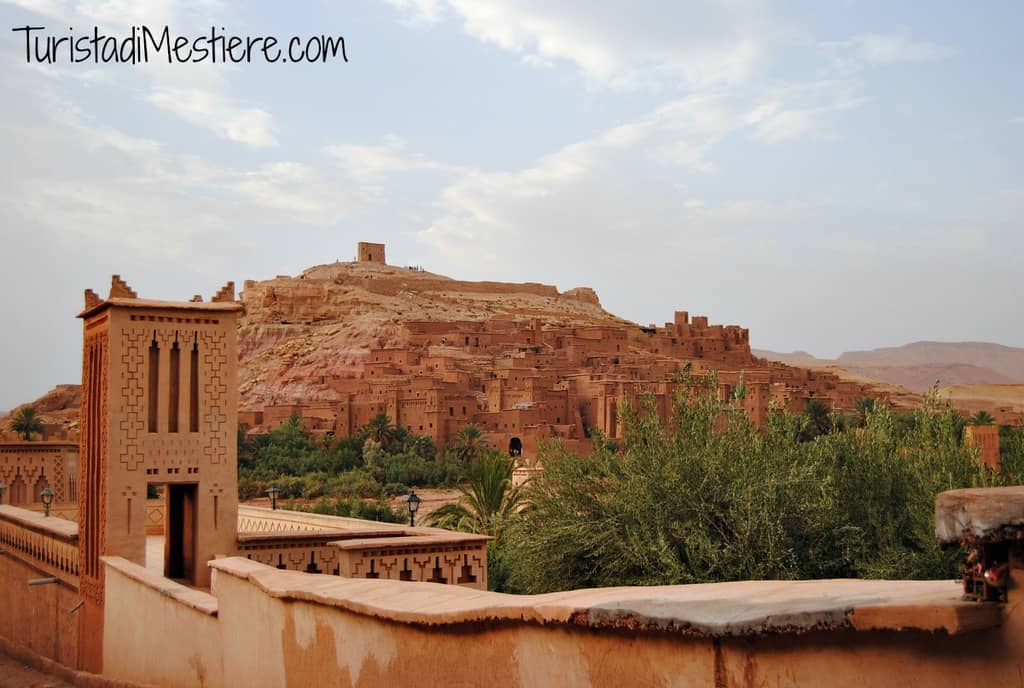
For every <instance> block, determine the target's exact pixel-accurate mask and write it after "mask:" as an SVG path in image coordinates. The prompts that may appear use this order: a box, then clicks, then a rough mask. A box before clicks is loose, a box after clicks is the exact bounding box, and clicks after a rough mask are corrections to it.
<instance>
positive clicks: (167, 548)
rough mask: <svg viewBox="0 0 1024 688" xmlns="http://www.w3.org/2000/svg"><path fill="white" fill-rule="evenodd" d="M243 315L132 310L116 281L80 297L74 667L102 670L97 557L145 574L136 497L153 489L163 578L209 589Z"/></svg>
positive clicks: (218, 308)
mask: <svg viewBox="0 0 1024 688" xmlns="http://www.w3.org/2000/svg"><path fill="white" fill-rule="evenodd" d="M241 312H242V305H241V304H240V303H237V302H236V301H235V294H234V285H233V284H232V283H230V282H229V283H228V284H227V285H225V287H224V288H223V289H221V290H220V291H219V292H218V293H217V294H216V295H215V296H214V297H213V299H212V300H211V302H209V303H204V302H202V300H201V299H199V298H198V297H195V298H193V300H192V301H187V302H185V301H183V302H176V301H151V300H145V299H140V298H138V296H137V295H136V293H135V292H134V291H133V290H132V289H131V288H130V287H129V286H128V285H127V284H126V283H125V282H124V281H123V280H122V279H121V278H120V277H119V276H117V275H114V276H113V278H112V280H111V286H110V295H109V296H108V298H107V299H106V300H103V299H101V298H100V297H99V296H97V295H96V294H95V293H94V292H93V291H92V290H87V291H86V292H85V310H84V311H82V313H80V314H79V317H80V318H82V320H83V324H84V337H83V352H82V420H81V446H80V460H79V485H80V498H79V519H78V522H79V524H81V526H80V532H79V559H80V571H81V593H82V597H83V600H84V601H85V606H84V608H83V609H82V613H81V616H80V620H81V621H80V623H81V624H82V626H81V630H80V637H81V638H82V647H81V653H82V654H81V660H82V666H83V668H85V669H88V670H91V671H100V670H102V624H103V607H104V584H103V563H102V561H101V559H100V558H101V557H102V556H106V555H116V556H121V557H124V558H126V559H128V560H130V561H133V562H136V563H138V564H140V565H143V566H145V565H146V497H147V490H148V488H149V487H150V486H163V490H164V494H165V514H166V515H165V523H164V533H165V545H164V552H163V567H162V568H163V573H164V575H165V576H167V577H168V578H176V579H180V580H183V581H184V582H186V583H188V584H190V585H195V586H198V587H208V586H209V584H210V572H209V569H208V568H207V566H206V565H205V564H206V562H207V561H209V560H211V559H213V558H214V557H215V556H217V555H218V554H231V553H233V552H234V550H235V544H236V529H237V525H236V513H237V507H238V489H237V480H238V478H237V469H236V462H237V444H236V442H237V437H236V433H237V426H238V391H237V390H238V385H237V368H238V355H237V346H236V339H237V335H236V326H237V322H238V317H239V315H240V314H241Z"/></svg>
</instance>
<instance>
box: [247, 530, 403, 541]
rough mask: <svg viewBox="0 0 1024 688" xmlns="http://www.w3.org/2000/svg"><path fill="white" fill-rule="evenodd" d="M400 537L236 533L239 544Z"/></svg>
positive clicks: (350, 533) (302, 532)
mask: <svg viewBox="0 0 1024 688" xmlns="http://www.w3.org/2000/svg"><path fill="white" fill-rule="evenodd" d="M400 537H402V533H401V531H399V532H395V531H393V530H380V531H372V530H359V531H345V530H293V531H265V530H261V531H252V532H244V533H243V532H240V533H238V542H239V544H255V543H270V544H273V543H275V542H281V543H289V542H309V541H311V540H315V541H317V542H333V541H335V540H346V539H353V538H400Z"/></svg>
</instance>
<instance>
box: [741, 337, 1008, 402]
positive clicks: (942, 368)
mask: <svg viewBox="0 0 1024 688" xmlns="http://www.w3.org/2000/svg"><path fill="white" fill-rule="evenodd" d="M753 353H754V355H756V356H760V357H762V358H767V359H769V360H772V361H782V362H783V363H788V364H790V365H799V366H804V367H825V366H829V367H838V368H841V369H843V370H845V371H846V372H848V373H850V374H851V375H855V376H857V377H862V378H869V379H872V380H880V381H882V382H888V383H890V384H894V385H900V386H902V387H905V388H907V389H909V390H911V391H913V392H917V393H919V394H920V393H923V392H926V391H928V389H930V388H931V387H932V386H933V385H935V383H936V382H938V383H939V385H940V386H942V387H947V386H950V385H957V386H964V385H1007V384H1015V383H1024V349H1020V348H1015V347H1011V346H1003V345H1001V344H991V343H988V342H914V343H912V344H905V345H903V346H894V347H885V348H881V349H872V350H870V351H847V352H845V353H843V354H842V355H840V356H839V358H838V359H835V360H830V359H821V358H815V357H814V356H812V355H811V354H808V353H807V352H804V351H796V352H793V353H777V352H773V351H764V350H754V352H753Z"/></svg>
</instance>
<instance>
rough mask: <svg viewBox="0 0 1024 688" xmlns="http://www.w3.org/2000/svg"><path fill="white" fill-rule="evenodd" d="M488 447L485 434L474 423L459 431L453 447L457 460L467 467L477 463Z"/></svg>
mask: <svg viewBox="0 0 1024 688" xmlns="http://www.w3.org/2000/svg"><path fill="white" fill-rule="evenodd" d="M488 447H489V445H488V442H487V439H486V438H485V437H484V434H483V432H482V431H481V430H480V428H479V427H478V426H476V425H474V424H473V423H470V424H469V425H466V426H464V427H463V428H462V429H461V430H459V432H458V433H457V434H456V435H455V440H454V441H453V442H452V445H451V448H452V452H453V454H454V456H455V458H456V460H457V461H459V462H460V463H463V464H467V465H468V464H470V463H472V462H473V461H475V460H476V459H477V458H478V457H479V456H480V455H481V454H483V452H485V451H486V450H487V449H488Z"/></svg>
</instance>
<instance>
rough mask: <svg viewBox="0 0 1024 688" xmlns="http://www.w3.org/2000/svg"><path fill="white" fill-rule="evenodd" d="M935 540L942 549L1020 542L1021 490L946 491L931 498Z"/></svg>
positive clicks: (1023, 534)
mask: <svg viewBox="0 0 1024 688" xmlns="http://www.w3.org/2000/svg"><path fill="white" fill-rule="evenodd" d="M935 537H936V538H938V540H939V543H940V544H942V545H956V544H960V543H961V542H965V543H969V544H984V543H989V542H1001V541H1005V540H1020V539H1022V538H1024V487H1019V486H1017V487H976V488H967V489H963V490H949V491H947V492H942V493H940V494H939V495H938V496H937V497H936V498H935Z"/></svg>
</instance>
